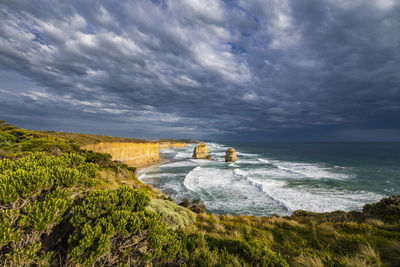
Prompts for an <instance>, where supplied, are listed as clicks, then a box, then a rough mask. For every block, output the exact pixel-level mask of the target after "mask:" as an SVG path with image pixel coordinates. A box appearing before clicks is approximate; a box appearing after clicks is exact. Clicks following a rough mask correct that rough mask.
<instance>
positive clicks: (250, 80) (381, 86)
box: [0, 0, 400, 141]
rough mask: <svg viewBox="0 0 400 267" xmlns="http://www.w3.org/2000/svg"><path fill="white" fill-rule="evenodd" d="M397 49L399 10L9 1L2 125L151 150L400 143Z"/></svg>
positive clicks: (389, 2)
mask: <svg viewBox="0 0 400 267" xmlns="http://www.w3.org/2000/svg"><path fill="white" fill-rule="evenodd" d="M398 47H400V3H399V2H398V1H395V0H377V1H367V0H357V1H347V0H323V1H316V0H306V1H295V0H284V1H282V0H268V1H264V0H254V1H211V0H210V1H206V0H202V1H196V0H181V1H145V0H141V1H118V2H115V1H112V2H111V1H94V0H93V1H84V2H81V1H52V2H51V4H50V3H49V2H48V1H22V0H20V1H0V78H1V81H2V82H1V84H0V94H1V98H0V116H1V117H2V118H4V119H7V120H9V121H10V122H14V123H17V124H19V125H20V126H23V127H29V128H40V129H55V130H71V131H78V132H91V133H102V134H113V135H122V136H134V137H147V138H157V137H192V138H215V139H225V140H228V139H231V140H242V139H256V140H363V141H365V140H385V141H387V140H399V135H398V134H399V132H400V121H399V120H398V118H399V117H400V105H399V103H400V69H399V68H398V64H399V63H400V52H399V49H398ZM362 133H364V135H363V134H362Z"/></svg>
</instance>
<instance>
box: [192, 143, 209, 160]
mask: <svg viewBox="0 0 400 267" xmlns="http://www.w3.org/2000/svg"><path fill="white" fill-rule="evenodd" d="M192 158H194V159H209V158H210V154H208V148H207V145H206V144H204V143H201V144H198V145H196V146H195V147H194V151H193V156H192Z"/></svg>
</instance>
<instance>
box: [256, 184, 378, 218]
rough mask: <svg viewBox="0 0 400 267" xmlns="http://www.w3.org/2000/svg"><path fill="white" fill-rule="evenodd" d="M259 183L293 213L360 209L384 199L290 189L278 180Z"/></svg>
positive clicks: (365, 195)
mask: <svg viewBox="0 0 400 267" xmlns="http://www.w3.org/2000/svg"><path fill="white" fill-rule="evenodd" d="M257 183H259V184H261V185H262V189H263V191H264V192H266V193H267V194H268V195H270V196H271V197H273V198H274V199H277V200H279V201H280V202H281V203H283V204H284V205H285V206H286V207H288V208H289V209H290V210H291V211H294V210H297V209H302V210H309V211H314V212H329V211H335V210H351V209H360V208H361V207H362V206H363V205H364V204H365V203H366V202H371V201H376V200H379V199H380V198H381V197H382V196H381V195H378V194H374V193H370V192H362V191H357V192H351V191H347V190H335V189H331V190H321V189H313V188H301V187H288V186H286V185H285V184H283V183H282V182H281V181H276V180H264V181H260V180H257Z"/></svg>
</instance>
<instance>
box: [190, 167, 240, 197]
mask: <svg viewBox="0 0 400 267" xmlns="http://www.w3.org/2000/svg"><path fill="white" fill-rule="evenodd" d="M232 174H233V172H232V171H231V170H223V169H216V168H202V167H200V166H197V167H196V168H194V169H193V170H192V171H190V172H189V173H188V174H187V175H186V177H185V180H184V181H183V184H184V185H185V187H186V188H187V189H189V190H192V191H197V190H199V189H207V188H215V187H226V186H228V185H229V184H231V182H232V178H231V177H232Z"/></svg>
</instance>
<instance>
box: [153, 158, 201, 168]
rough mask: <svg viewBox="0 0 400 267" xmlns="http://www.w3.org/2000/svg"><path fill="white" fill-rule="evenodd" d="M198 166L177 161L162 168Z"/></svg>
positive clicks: (186, 161)
mask: <svg viewBox="0 0 400 267" xmlns="http://www.w3.org/2000/svg"><path fill="white" fill-rule="evenodd" d="M191 166H196V164H194V163H193V162H192V161H189V160H184V161H176V162H171V163H167V164H162V165H160V168H176V167H191Z"/></svg>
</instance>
